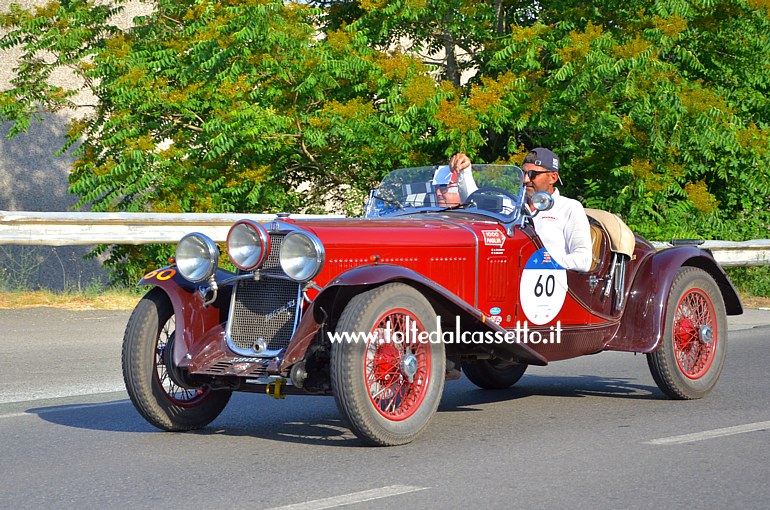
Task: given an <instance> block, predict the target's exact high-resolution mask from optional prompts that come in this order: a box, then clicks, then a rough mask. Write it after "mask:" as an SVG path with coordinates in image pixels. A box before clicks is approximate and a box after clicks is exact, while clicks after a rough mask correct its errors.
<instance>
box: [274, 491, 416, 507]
mask: <svg viewBox="0 0 770 510" xmlns="http://www.w3.org/2000/svg"><path fill="white" fill-rule="evenodd" d="M427 488H428V487H415V486H413V485H390V486H388V487H381V488H379V489H371V490H368V491H361V492H352V493H350V494H343V495H341V496H332V497H331V498H324V499H315V500H313V501H305V502H304V503H296V504H294V505H286V506H279V507H275V508H271V509H270V510H323V509H324V508H337V507H340V506H345V505H352V504H355V503H363V502H364V501H372V500H373V499H381V498H388V497H390V496H398V495H399V494H408V493H410V492H417V491H422V490H425V489H427Z"/></svg>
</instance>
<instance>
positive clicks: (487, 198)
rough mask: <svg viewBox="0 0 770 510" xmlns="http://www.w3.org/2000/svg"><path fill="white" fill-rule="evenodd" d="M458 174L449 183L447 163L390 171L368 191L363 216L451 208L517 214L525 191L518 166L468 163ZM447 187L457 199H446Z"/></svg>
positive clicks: (504, 216)
mask: <svg viewBox="0 0 770 510" xmlns="http://www.w3.org/2000/svg"><path fill="white" fill-rule="evenodd" d="M462 174H463V178H461V179H460V182H459V184H458V183H453V182H450V181H451V180H452V179H451V178H452V175H451V173H450V172H449V166H448V165H434V166H420V167H414V168H400V169H398V170H394V171H392V172H391V173H389V174H388V175H387V176H385V178H384V179H383V180H382V183H380V186H379V187H378V188H377V189H375V190H373V191H372V193H371V194H370V196H369V201H368V203H367V205H366V211H365V213H364V216H365V217H366V218H377V217H382V216H396V215H402V214H409V213H414V212H430V211H450V210H451V211H466V212H474V213H479V214H484V215H488V216H492V217H494V218H496V219H498V220H500V221H504V222H510V221H515V220H516V219H517V218H518V217H519V214H520V211H521V205H522V203H523V202H522V200H523V199H524V194H525V190H524V186H523V183H524V174H523V172H522V171H521V169H520V168H519V167H517V166H513V165H472V166H471V171H470V172H467V171H466V172H463V173H462ZM466 176H467V177H466ZM453 188H454V189H453ZM447 189H449V190H450V193H452V192H454V193H456V194H458V195H459V198H458V199H456V201H449V200H447V199H446V196H447V195H446V193H447ZM455 196H457V195H455Z"/></svg>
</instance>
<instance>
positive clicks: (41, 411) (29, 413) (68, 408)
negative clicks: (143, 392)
mask: <svg viewBox="0 0 770 510" xmlns="http://www.w3.org/2000/svg"><path fill="white" fill-rule="evenodd" d="M128 403H129V401H128V400H118V401H115V402H94V403H93V404H80V405H67V404H63V405H58V406H53V407H50V408H46V407H40V408H37V409H35V410H34V411H24V412H23V413H8V414H0V418H19V417H21V416H38V415H41V414H49V413H60V412H63V411H77V410H78V409H90V408H92V407H102V406H116V405H119V404H128Z"/></svg>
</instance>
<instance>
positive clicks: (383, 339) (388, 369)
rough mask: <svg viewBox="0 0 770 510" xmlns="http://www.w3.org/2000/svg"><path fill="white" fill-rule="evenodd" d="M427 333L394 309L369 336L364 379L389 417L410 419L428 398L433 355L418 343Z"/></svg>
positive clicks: (412, 318) (411, 317)
mask: <svg viewBox="0 0 770 510" xmlns="http://www.w3.org/2000/svg"><path fill="white" fill-rule="evenodd" d="M411 325H414V326H415V328H414V329H411ZM410 329H411V330H410ZM424 331H425V328H424V327H423V325H422V324H421V323H420V321H419V320H418V319H417V318H416V317H415V316H414V315H413V314H411V313H409V312H408V311H407V310H393V311H391V312H388V313H387V314H386V315H384V316H383V317H382V318H380V320H379V321H378V322H377V324H376V325H375V327H374V329H372V331H371V333H372V334H371V335H369V339H368V342H367V345H366V354H365V356H364V376H365V378H366V384H367V388H368V392H369V398H370V399H371V401H372V404H373V405H374V407H375V409H377V411H379V412H380V414H382V416H384V417H385V418H388V419H390V420H403V419H405V418H408V417H410V416H412V414H413V413H414V412H415V411H416V410H417V409H418V408H419V406H420V404H421V403H422V400H423V399H424V398H425V393H426V390H427V387H428V383H429V379H430V375H431V374H430V365H431V363H430V357H431V354H430V348H429V347H428V345H427V344H424V343H418V342H417V337H416V336H415V333H418V334H419V333H421V332H424Z"/></svg>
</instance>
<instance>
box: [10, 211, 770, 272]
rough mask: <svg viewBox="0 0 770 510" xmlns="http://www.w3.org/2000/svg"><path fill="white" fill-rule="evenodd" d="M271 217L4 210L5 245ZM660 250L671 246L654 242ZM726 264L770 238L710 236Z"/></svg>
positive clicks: (209, 227)
mask: <svg viewBox="0 0 770 510" xmlns="http://www.w3.org/2000/svg"><path fill="white" fill-rule="evenodd" d="M291 217H292V218H298V219H299V218H342V216H338V215H314V214H292V215H291ZM244 218H249V219H252V220H254V221H259V222H268V221H272V220H274V219H275V218H276V215H274V214H241V213H237V214H192V213H184V214H171V213H91V212H22V211H0V245H2V244H20V245H39V246H72V245H93V244H149V243H176V242H177V241H178V240H179V239H181V237H182V236H183V235H185V234H187V233H189V232H200V233H202V234H206V235H207V236H209V237H210V238H211V239H212V240H214V241H215V242H224V241H225V239H226V237H227V232H228V230H229V229H230V226H232V224H233V223H234V222H235V221H237V220H240V219H244ZM652 244H653V245H654V246H655V247H656V248H657V249H658V250H662V249H665V248H669V247H671V244H669V243H664V242H653V243H652ZM700 247H701V248H705V249H708V250H710V251H711V252H712V253H713V254H714V258H715V259H716V260H717V262H719V263H720V264H721V265H723V266H765V265H770V239H755V240H751V241H743V242H730V241H705V242H704V243H703V244H702V245H701V246H700Z"/></svg>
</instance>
